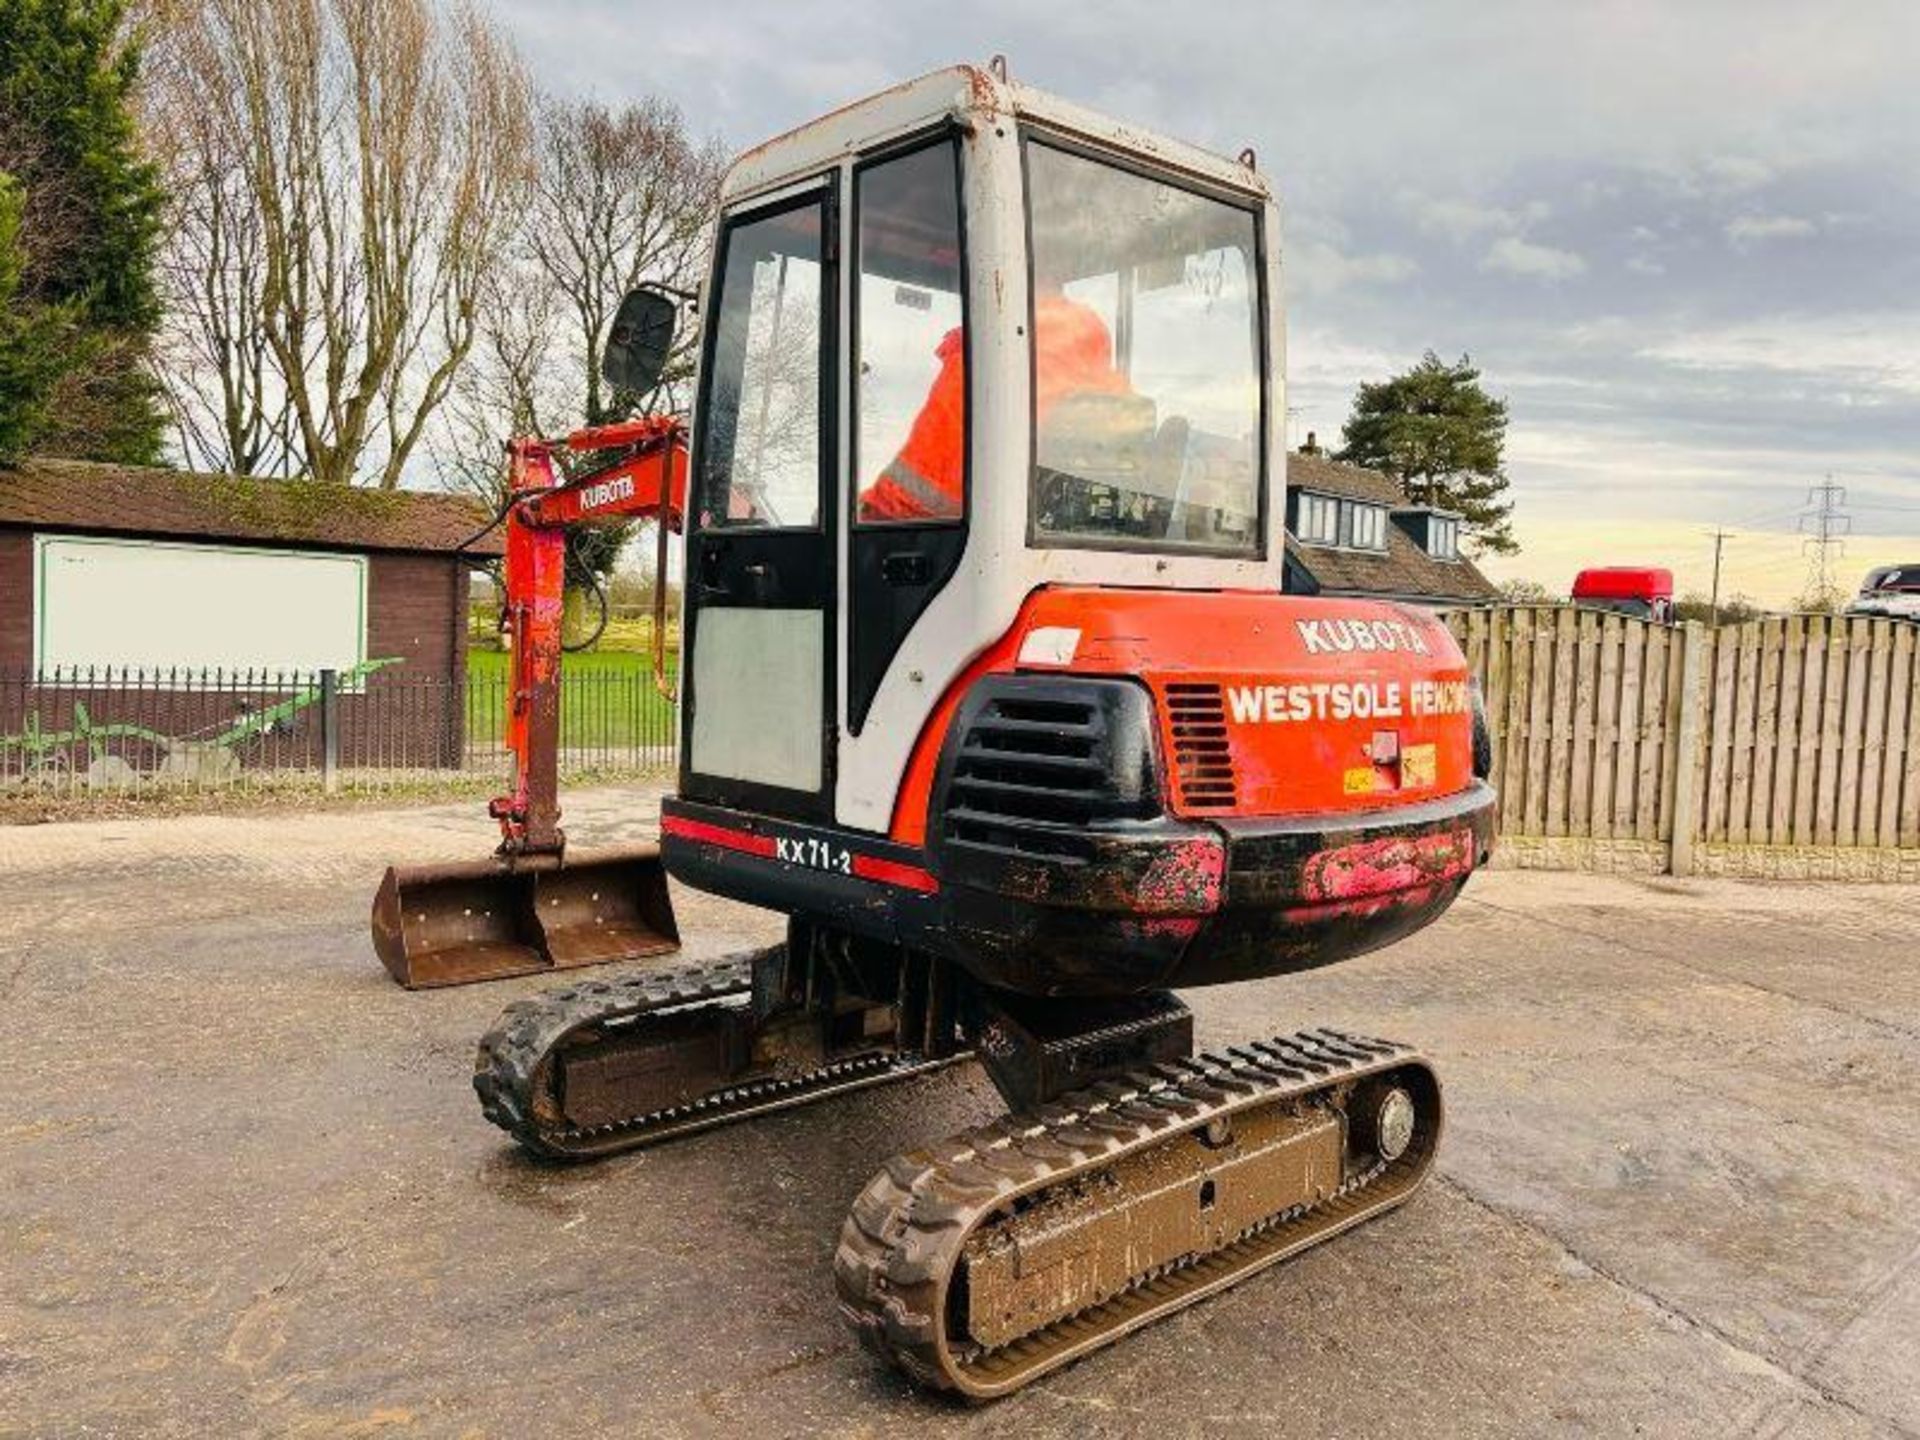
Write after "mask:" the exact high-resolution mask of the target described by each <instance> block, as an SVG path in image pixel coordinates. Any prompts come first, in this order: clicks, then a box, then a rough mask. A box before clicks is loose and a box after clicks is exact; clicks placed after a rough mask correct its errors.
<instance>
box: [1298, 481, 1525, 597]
mask: <svg viewBox="0 0 1920 1440" xmlns="http://www.w3.org/2000/svg"><path fill="white" fill-rule="evenodd" d="M1287 488H1288V489H1289V490H1290V491H1303V492H1305V491H1311V492H1313V493H1315V494H1319V495H1334V496H1338V497H1339V498H1340V499H1343V500H1360V501H1364V502H1366V503H1369V504H1374V505H1385V506H1386V507H1388V509H1389V510H1406V509H1411V508H1413V507H1412V506H1411V504H1410V502H1409V501H1408V499H1407V495H1406V492H1405V491H1404V490H1402V489H1401V488H1400V486H1399V485H1398V484H1397V483H1395V482H1394V481H1393V480H1391V479H1389V478H1388V477H1387V476H1385V475H1382V474H1381V473H1380V472H1379V471H1377V470H1363V469H1361V468H1360V467H1359V466H1357V465H1342V464H1341V463H1340V462H1339V461H1337V460H1329V459H1327V458H1326V457H1324V456H1320V455H1289V456H1287ZM1287 549H1288V550H1289V551H1290V552H1291V553H1292V555H1293V557H1294V559H1295V560H1297V561H1299V563H1300V564H1301V566H1303V567H1304V568H1305V569H1306V570H1307V571H1308V572H1309V573H1310V574H1311V575H1312V576H1313V578H1314V579H1315V580H1317V581H1319V582H1320V588H1321V589H1322V590H1324V591H1326V592H1328V593H1330V594H1336V595H1339V594H1359V595H1379V596H1404V597H1406V598H1409V599H1414V600H1432V601H1453V602H1456V603H1469V604H1477V603H1481V602H1484V601H1488V600H1495V599H1498V598H1499V594H1500V592H1499V590H1498V589H1497V588H1496V587H1495V586H1494V584H1493V582H1492V581H1490V580H1488V579H1487V577H1486V576H1484V575H1482V574H1481V573H1480V571H1479V569H1478V568H1477V567H1475V565H1474V564H1473V562H1472V561H1471V560H1467V559H1464V558H1462V559H1459V560H1436V559H1434V558H1433V556H1431V555H1429V554H1427V552H1426V551H1425V550H1423V549H1421V548H1420V547H1419V546H1418V545H1416V544H1415V543H1414V541H1413V537H1412V536H1410V535H1408V534H1407V532H1406V531H1405V530H1403V529H1401V528H1400V526H1399V525H1397V524H1394V523H1393V522H1392V521H1391V519H1389V521H1388V524H1387V548H1386V549H1385V550H1384V551H1379V550H1342V549H1337V548H1335V547H1333V546H1330V545H1303V544H1301V543H1300V542H1299V541H1298V540H1296V539H1294V537H1293V536H1292V535H1288V536H1287Z"/></svg>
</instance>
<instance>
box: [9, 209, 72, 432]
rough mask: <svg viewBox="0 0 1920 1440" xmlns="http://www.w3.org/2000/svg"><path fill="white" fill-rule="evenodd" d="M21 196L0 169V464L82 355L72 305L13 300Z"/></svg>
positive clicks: (39, 418)
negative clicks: (59, 382)
mask: <svg viewBox="0 0 1920 1440" xmlns="http://www.w3.org/2000/svg"><path fill="white" fill-rule="evenodd" d="M25 214H26V200H25V197H24V196H23V195H22V194H21V190H20V185H19V183H18V182H17V181H16V180H14V178H13V177H12V176H11V175H8V174H6V173H4V172H0V465H4V464H6V463H8V462H9V461H11V460H14V459H16V458H17V457H18V456H19V455H20V454H21V452H22V451H24V450H25V449H26V447H27V444H28V443H29V442H30V441H31V440H32V439H33V438H34V436H35V435H37V434H38V433H39V431H40V429H41V427H42V425H43V424H44V422H45V418H46V411H47V403H48V400H49V399H50V397H51V396H52V394H53V387H54V385H55V384H56V383H57V382H58V381H59V379H60V377H61V376H62V375H63V374H65V373H67V371H69V370H70V369H73V368H75V367H76V366H77V365H78V363H79V362H80V360H81V359H82V358H84V351H85V345H84V343H83V340H82V337H81V336H80V334H79V327H78V324H77V323H76V322H77V316H76V315H75V313H74V311H75V308H76V307H74V306H72V305H38V306H32V307H27V306H22V305H20V304H19V303H18V297H19V294H20V282H21V278H22V275H23V273H24V272H25V269H26V257H25V254H24V252H23V251H22V249H21V247H20V225H21V221H22V219H23V218H24V216H25Z"/></svg>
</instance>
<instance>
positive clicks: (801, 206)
mask: <svg viewBox="0 0 1920 1440" xmlns="http://www.w3.org/2000/svg"><path fill="white" fill-rule="evenodd" d="M824 216H825V200H824V198H823V197H821V196H819V195H815V196H812V197H809V198H808V199H806V200H804V201H802V202H799V203H797V204H795V205H791V206H789V207H787V208H785V209H783V210H778V211H775V212H773V213H771V214H767V215H761V216H758V217H755V218H753V219H750V220H744V221H740V222H736V223H735V224H732V225H730V226H728V227H727V230H726V232H725V236H724V239H723V241H722V245H723V251H722V260H721V265H720V270H719V276H720V294H719V296H718V297H717V304H716V306H715V312H714V313H715V320H714V329H713V341H712V344H713V351H712V354H711V356H710V358H709V362H708V374H707V382H706V383H707V406H706V433H705V438H704V443H703V444H702V446H701V458H700V476H699V479H700V485H699V496H700V499H699V506H700V509H699V515H700V525H701V527H702V528H704V529H725V528H728V527H743V526H756V527H761V528H769V527H785V528H801V529H805V528H810V527H813V526H816V525H818V524H819V523H820V490H821V485H820V480H821V431H820V376H821V357H820V347H821V337H822V336H823V335H824V334H825V333H826V312H825V306H826V299H827V287H826V285H825V284H824V283H823V279H824V271H823V268H822V265H821V244H820V237H821V233H822V230H823V220H824Z"/></svg>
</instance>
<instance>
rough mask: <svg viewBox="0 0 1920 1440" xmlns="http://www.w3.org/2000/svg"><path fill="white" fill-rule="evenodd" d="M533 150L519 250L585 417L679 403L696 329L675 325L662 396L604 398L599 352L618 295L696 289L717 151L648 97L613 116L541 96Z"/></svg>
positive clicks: (720, 164)
mask: <svg viewBox="0 0 1920 1440" xmlns="http://www.w3.org/2000/svg"><path fill="white" fill-rule="evenodd" d="M539 147H540V164H539V172H538V177H537V179H536V180H535V183H534V188H533V203H532V205H531V207H530V215H529V220H530V223H529V226H528V229H527V243H528V247H529V250H530V252H531V255H532V259H533V261H534V263H535V264H536V265H537V266H538V268H539V270H540V272H541V273H542V274H543V275H544V276H545V277H546V279H547V281H548V283H549V284H550V285H551V286H552V288H553V290H554V292H555V293H556V295H557V296H558V297H559V299H560V301H561V304H562V306H563V308H564V312H565V314H566V316H567V319H568V321H569V322H570V324H571V327H572V329H573V332H574V334H573V340H572V343H571V345H570V347H569V348H571V349H573V351H574V355H575V358H576V361H577V363H578V365H579V375H580V380H581V386H582V394H581V414H582V416H583V418H584V419H585V421H586V423H587V424H589V425H598V424H603V423H605V422H606V421H609V420H616V419H619V418H621V417H622V416H625V415H629V414H632V413H634V411H635V410H637V409H639V408H642V407H643V406H645V405H648V404H651V405H652V406H653V407H654V408H660V409H669V410H671V409H678V408H680V407H681V405H682V403H683V396H682V395H681V394H680V388H681V387H682V386H683V385H684V382H685V381H686V379H687V377H688V375H690V374H691V373H692V368H693V362H692V344H693V327H692V326H687V327H683V329H682V333H681V337H680V343H679V346H678V348H677V349H676V352H675V354H674V355H673V357H672V358H671V362H670V364H669V366H668V370H667V373H666V375H665V376H664V377H663V379H662V388H663V390H664V392H665V393H663V394H658V395H652V396H642V395H619V394H608V393H607V392H606V387H605V384H604V382H603V381H602V379H601V376H600V365H599V356H600V350H601V347H602V346H603V345H604V344H605V343H606V335H607V326H608V325H609V324H610V323H611V322H612V319H613V313H614V310H615V309H616V308H617V307H618V306H619V303H620V299H621V297H622V296H623V295H625V294H626V293H627V292H628V291H629V290H631V289H633V288H634V287H635V286H636V285H638V284H640V283H641V281H643V280H651V281H657V282H661V283H664V284H667V285H671V286H674V287H676V288H679V289H692V288H694V287H695V286H696V285H697V284H698V283H699V279H700V271H701V268H702V267H703V266H704V264H705V263H706V255H707V227H708V224H709V222H710V219H711V216H712V214H713V208H714V204H715V201H716V198H717V196H718V194H719V188H720V175H721V171H722V169H723V168H724V164H725V160H726V156H725V152H724V151H722V150H721V148H720V147H719V145H718V144H717V143H715V142H712V141H709V142H707V143H705V144H699V143H696V142H695V141H694V140H693V139H692V137H691V136H689V135H688V133H687V128H686V123H685V121H684V120H683V119H682V117H681V115H680V112H679V111H678V110H677V109H675V108H674V107H673V106H672V105H670V104H668V103H667V102H665V101H663V100H659V99H653V98H649V99H646V100H642V101H639V102H638V103H635V104H630V105H626V106H624V107H622V108H620V109H618V110H614V109H609V108H608V107H606V106H605V105H602V104H599V103H598V102H595V101H571V102H570V101H561V100H548V101H547V102H545V103H544V104H543V105H542V106H541V110H540V135H539Z"/></svg>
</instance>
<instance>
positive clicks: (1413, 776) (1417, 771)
mask: <svg viewBox="0 0 1920 1440" xmlns="http://www.w3.org/2000/svg"><path fill="white" fill-rule="evenodd" d="M1438 754H1439V751H1438V747H1436V746H1433V745H1409V746H1407V748H1406V749H1404V750H1402V751H1401V752H1400V788H1401V789H1403V790H1425V789H1429V788H1431V787H1432V786H1433V785H1434V783H1435V782H1436V781H1437V780H1438V779H1439V778H1440V767H1439V759H1438Z"/></svg>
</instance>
